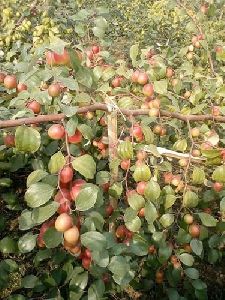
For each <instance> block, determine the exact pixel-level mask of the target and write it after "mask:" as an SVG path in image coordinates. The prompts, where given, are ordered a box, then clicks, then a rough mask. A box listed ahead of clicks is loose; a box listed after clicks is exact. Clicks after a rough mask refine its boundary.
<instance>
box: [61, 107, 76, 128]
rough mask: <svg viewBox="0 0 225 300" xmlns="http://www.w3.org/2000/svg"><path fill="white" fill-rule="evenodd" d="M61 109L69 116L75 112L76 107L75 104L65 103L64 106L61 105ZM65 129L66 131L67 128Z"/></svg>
mask: <svg viewBox="0 0 225 300" xmlns="http://www.w3.org/2000/svg"><path fill="white" fill-rule="evenodd" d="M62 111H63V113H64V114H65V115H66V117H68V118H70V117H72V116H74V115H75V114H76V113H77V107H76V106H68V105H66V106H63V108H62ZM67 123H68V122H67ZM66 131H67V133H68V130H67V128H66ZM74 131H75V130H74Z"/></svg>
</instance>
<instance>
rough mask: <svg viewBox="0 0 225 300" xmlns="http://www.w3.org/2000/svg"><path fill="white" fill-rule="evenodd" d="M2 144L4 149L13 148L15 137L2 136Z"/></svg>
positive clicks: (9, 135) (11, 135) (10, 135)
mask: <svg viewBox="0 0 225 300" xmlns="http://www.w3.org/2000/svg"><path fill="white" fill-rule="evenodd" d="M3 143H4V145H5V146H6V147H14V146H15V136H14V135H13V134H6V135H4V136H3Z"/></svg>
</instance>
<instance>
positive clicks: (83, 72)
mask: <svg viewBox="0 0 225 300" xmlns="http://www.w3.org/2000/svg"><path fill="white" fill-rule="evenodd" d="M92 76H93V73H92V71H91V70H90V69H88V68H84V67H83V68H81V69H80V70H79V71H78V72H77V74H76V78H77V80H78V82H79V83H80V84H82V85H84V86H86V87H87V88H91V86H92V83H93V79H92ZM89 97H90V96H89ZM85 102H86V101H85Z"/></svg>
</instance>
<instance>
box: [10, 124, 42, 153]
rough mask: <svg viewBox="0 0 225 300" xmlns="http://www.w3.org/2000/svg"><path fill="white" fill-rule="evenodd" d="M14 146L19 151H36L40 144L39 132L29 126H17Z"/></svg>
mask: <svg viewBox="0 0 225 300" xmlns="http://www.w3.org/2000/svg"><path fill="white" fill-rule="evenodd" d="M15 143H16V148H17V150H18V151H20V152H31V153H34V152H36V151H37V150H38V149H39V147H40V145H41V136H40V133H39V132H38V131H37V130H36V129H34V128H31V127H27V126H20V127H17V129H16V133H15Z"/></svg>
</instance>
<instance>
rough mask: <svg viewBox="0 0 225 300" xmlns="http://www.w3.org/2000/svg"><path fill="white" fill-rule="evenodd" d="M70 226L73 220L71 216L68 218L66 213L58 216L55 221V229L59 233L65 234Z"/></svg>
mask: <svg viewBox="0 0 225 300" xmlns="http://www.w3.org/2000/svg"><path fill="white" fill-rule="evenodd" d="M72 226H73V219H72V217H71V216H69V215H68V214H66V213H63V214H61V215H59V216H58V217H57V219H56V220H55V229H56V230H57V231H59V232H65V231H67V230H68V229H69V228H71V227H72ZM68 242H69V241H68ZM71 244H72V243H71Z"/></svg>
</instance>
